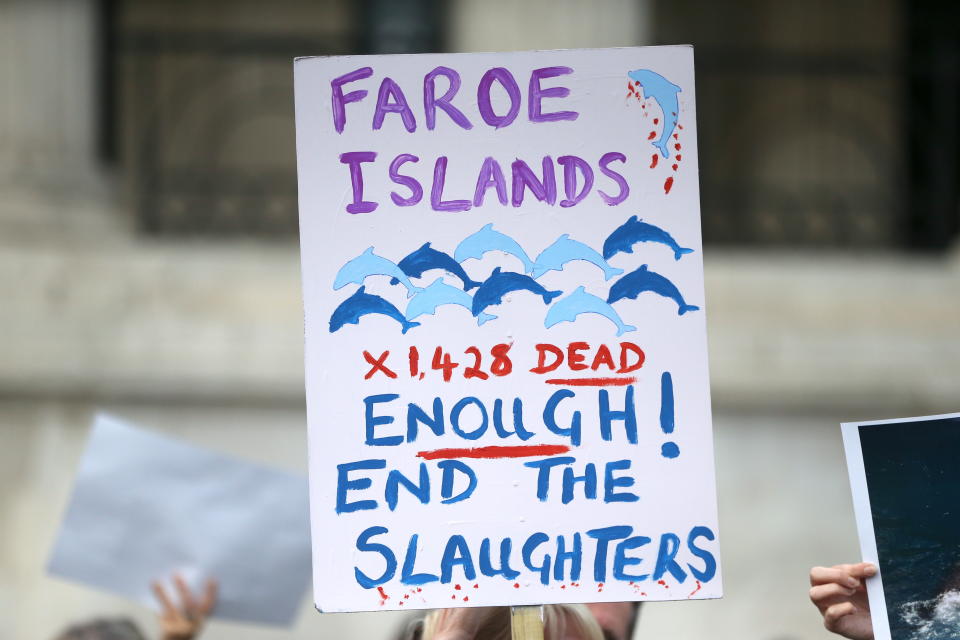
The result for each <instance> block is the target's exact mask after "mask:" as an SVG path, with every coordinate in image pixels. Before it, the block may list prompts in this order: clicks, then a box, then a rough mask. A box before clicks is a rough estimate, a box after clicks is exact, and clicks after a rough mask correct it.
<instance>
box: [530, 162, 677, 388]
mask: <svg viewBox="0 0 960 640" xmlns="http://www.w3.org/2000/svg"><path fill="white" fill-rule="evenodd" d="M670 180H672V178H670ZM636 381H637V379H636V378H550V379H548V380H545V381H544V382H546V383H547V384H559V385H563V386H565V387H625V386H627V385H630V384H633V383H634V382H636Z"/></svg>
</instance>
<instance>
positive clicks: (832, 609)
mask: <svg viewBox="0 0 960 640" xmlns="http://www.w3.org/2000/svg"><path fill="white" fill-rule="evenodd" d="M856 612H857V608H856V607H855V606H853V603H852V602H840V603H837V604H834V605H830V606H829V607H827V610H826V611H824V612H823V626H824V627H826V628H827V630H828V631H833V632H834V633H836V632H837V629H838V628H839V626H840V623H841V621H842V620H843V618H845V617H847V616H849V615H851V614H854V613H856Z"/></svg>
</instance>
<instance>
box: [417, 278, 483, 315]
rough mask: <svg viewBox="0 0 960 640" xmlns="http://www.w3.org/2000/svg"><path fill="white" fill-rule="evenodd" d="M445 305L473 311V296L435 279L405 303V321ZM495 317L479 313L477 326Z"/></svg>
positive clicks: (432, 311) (429, 313)
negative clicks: (458, 306) (453, 305)
mask: <svg viewBox="0 0 960 640" xmlns="http://www.w3.org/2000/svg"><path fill="white" fill-rule="evenodd" d="M445 304H457V305H460V306H461V307H464V308H465V309H467V310H469V311H471V313H472V309H473V296H471V295H470V294H469V293H466V292H465V291H463V290H461V289H458V288H457V287H451V286H450V285H449V284H445V283H444V282H443V278H437V279H436V280H434V281H433V282H432V283H430V285H429V286H428V287H426V288H425V289H424V290H423V291H421V292H420V293H418V294H417V295H415V296H413V298H412V299H411V300H410V302H409V303H407V312H406V314H404V315H406V318H407V320H413V319H414V318H418V317H420V316H422V315H425V314H426V315H433V314H434V313H436V311H437V307H439V306H442V305H445ZM496 317H497V316H495V315H492V314H489V313H481V314H480V315H478V316H477V324H478V325H480V324H483V323H484V322H486V321H487V320H494V319H495V318H496Z"/></svg>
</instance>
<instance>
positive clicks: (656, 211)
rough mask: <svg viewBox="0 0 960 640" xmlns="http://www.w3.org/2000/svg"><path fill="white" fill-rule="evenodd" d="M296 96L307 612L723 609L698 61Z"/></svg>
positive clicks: (614, 57)
mask: <svg viewBox="0 0 960 640" xmlns="http://www.w3.org/2000/svg"><path fill="white" fill-rule="evenodd" d="M295 81H296V115H297V158H298V174H299V189H300V237H301V256H302V266H303V287H304V307H305V317H306V319H305V325H306V326H305V329H306V387H307V412H308V422H309V449H310V483H311V518H312V526H313V553H314V587H315V600H316V603H317V606H318V608H320V609H321V610H322V611H355V610H379V609H411V608H425V607H449V606H479V605H506V604H510V605H520V604H539V603H555V602H586V601H622V600H667V599H683V598H714V597H719V596H720V595H721V592H722V588H721V579H720V566H719V541H718V537H717V534H718V532H717V514H716V498H715V487H714V468H713V447H712V436H711V418H710V398H709V380H708V372H707V360H706V353H707V347H706V325H705V317H704V313H705V311H704V292H703V261H702V251H701V240H700V220H699V199H698V198H699V196H698V186H697V161H696V158H697V145H696V121H695V117H694V114H695V108H694V76H693V50H692V48H690V47H652V48H631V49H596V50H582V51H573V50H571V51H538V52H525V53H507V54H456V55H455V54H442V55H441V54H437V55H407V56H369V57H332V58H303V59H299V60H297V62H296V64H295Z"/></svg>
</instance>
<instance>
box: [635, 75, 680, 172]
mask: <svg viewBox="0 0 960 640" xmlns="http://www.w3.org/2000/svg"><path fill="white" fill-rule="evenodd" d="M627 76H628V77H629V78H630V79H631V80H636V81H637V82H639V83H640V86H641V87H643V97H644V98H653V99H654V100H656V102H657V104H658V105H660V110H661V111H663V134H661V136H660V139H659V140H657V141H656V142H654V143H653V146H655V147H656V148H657V149H660V154H661V155H662V156H663V157H664V158H669V157H670V152H669V151H667V144H668V143H669V142H670V136H671V135H673V129H674V128H675V127H676V126H677V116H678V115H679V114H680V105H679V103H678V102H677V94H678V93H680V91H682V89H681V88H680V87H678V86H677V85H675V84H673V83H672V82H670V81H669V80H667V79H666V78H664V77H663V76H662V75H660V74H659V73H656V72H653V71H650V70H649V69H637V70H636V71H631V72H630V73H628V74H627Z"/></svg>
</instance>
